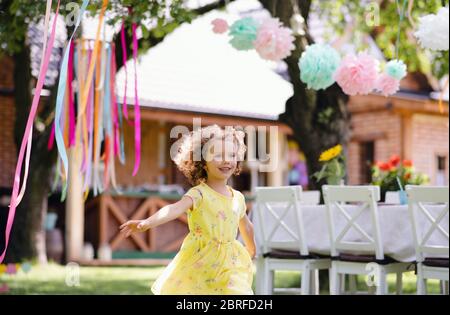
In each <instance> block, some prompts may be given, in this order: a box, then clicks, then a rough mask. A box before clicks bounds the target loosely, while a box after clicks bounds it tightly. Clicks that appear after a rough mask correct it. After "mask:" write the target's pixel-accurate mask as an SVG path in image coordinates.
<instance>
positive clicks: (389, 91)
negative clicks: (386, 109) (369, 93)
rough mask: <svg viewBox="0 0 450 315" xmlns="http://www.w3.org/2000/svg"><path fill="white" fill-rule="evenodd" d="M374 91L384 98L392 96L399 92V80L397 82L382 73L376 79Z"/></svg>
mask: <svg viewBox="0 0 450 315" xmlns="http://www.w3.org/2000/svg"><path fill="white" fill-rule="evenodd" d="M376 89H377V91H379V92H380V93H381V94H383V95H384V96H386V97H387V96H390V95H394V94H395V93H397V92H398V91H399V90H400V80H397V79H395V78H393V77H391V76H390V75H388V74H386V73H382V74H380V76H379V77H378V79H377V86H376Z"/></svg>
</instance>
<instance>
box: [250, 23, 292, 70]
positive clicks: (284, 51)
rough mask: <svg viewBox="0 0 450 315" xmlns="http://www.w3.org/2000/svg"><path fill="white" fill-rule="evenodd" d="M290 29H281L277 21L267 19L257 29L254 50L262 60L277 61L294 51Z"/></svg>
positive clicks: (281, 26)
mask: <svg viewBox="0 0 450 315" xmlns="http://www.w3.org/2000/svg"><path fill="white" fill-rule="evenodd" d="M294 40H295V38H294V36H292V31H291V29H289V28H287V27H283V25H282V24H281V22H280V20H279V19H274V18H268V19H266V20H264V21H263V23H262V24H261V26H260V27H259V30H258V34H257V37H256V41H255V43H254V45H255V49H256V51H257V52H258V54H259V55H260V56H261V58H263V59H267V60H273V61H278V60H282V59H284V58H286V57H288V56H289V55H290V54H291V51H292V50H294V49H295V46H294Z"/></svg>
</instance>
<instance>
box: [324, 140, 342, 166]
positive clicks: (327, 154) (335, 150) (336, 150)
mask: <svg viewBox="0 0 450 315" xmlns="http://www.w3.org/2000/svg"><path fill="white" fill-rule="evenodd" d="M341 153H342V146H341V145H340V144H338V145H337V146H335V147H332V148H331V149H328V150H326V151H324V152H322V154H321V155H320V158H319V161H320V162H327V161H330V160H332V159H334V158H335V157H337V156H338V155H339V154H341Z"/></svg>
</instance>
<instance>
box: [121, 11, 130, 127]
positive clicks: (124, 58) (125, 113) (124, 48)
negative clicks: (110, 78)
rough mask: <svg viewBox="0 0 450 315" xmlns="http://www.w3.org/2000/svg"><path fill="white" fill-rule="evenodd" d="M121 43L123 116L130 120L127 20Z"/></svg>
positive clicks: (123, 23)
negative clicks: (123, 73)
mask: <svg viewBox="0 0 450 315" xmlns="http://www.w3.org/2000/svg"><path fill="white" fill-rule="evenodd" d="M120 41H121V43H122V63H123V68H124V70H125V89H124V91H123V103H122V104H123V105H122V106H123V108H122V109H123V116H124V117H125V119H126V120H128V109H127V85H128V72H127V59H128V57H127V46H126V45H127V44H126V42H125V20H124V21H123V22H122V29H121V31H120Z"/></svg>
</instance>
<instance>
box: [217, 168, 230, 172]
mask: <svg viewBox="0 0 450 315" xmlns="http://www.w3.org/2000/svg"><path fill="white" fill-rule="evenodd" d="M219 170H220V171H221V172H223V173H228V172H229V171H231V167H220V168H219Z"/></svg>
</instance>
